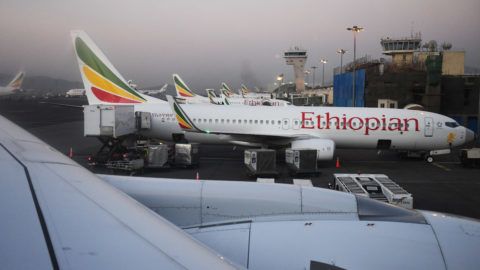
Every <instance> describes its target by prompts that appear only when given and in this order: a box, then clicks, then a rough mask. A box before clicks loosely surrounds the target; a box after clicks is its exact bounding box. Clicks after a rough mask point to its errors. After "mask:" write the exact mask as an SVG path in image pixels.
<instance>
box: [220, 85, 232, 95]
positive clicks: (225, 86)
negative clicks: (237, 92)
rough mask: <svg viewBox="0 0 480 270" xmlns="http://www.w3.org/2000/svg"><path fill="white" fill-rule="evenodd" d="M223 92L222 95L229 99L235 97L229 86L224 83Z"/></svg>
mask: <svg viewBox="0 0 480 270" xmlns="http://www.w3.org/2000/svg"><path fill="white" fill-rule="evenodd" d="M221 91H222V93H223V94H224V95H225V96H227V97H231V96H232V95H233V92H232V90H231V89H230V87H228V85H227V84H226V83H224V82H222V88H221Z"/></svg>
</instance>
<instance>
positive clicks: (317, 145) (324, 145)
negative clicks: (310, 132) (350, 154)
mask: <svg viewBox="0 0 480 270" xmlns="http://www.w3.org/2000/svg"><path fill="white" fill-rule="evenodd" d="M292 149H315V150H317V160H331V159H333V152H334V151H335V143H334V142H333V141H332V140H326V139H304V140H295V141H293V142H292Z"/></svg>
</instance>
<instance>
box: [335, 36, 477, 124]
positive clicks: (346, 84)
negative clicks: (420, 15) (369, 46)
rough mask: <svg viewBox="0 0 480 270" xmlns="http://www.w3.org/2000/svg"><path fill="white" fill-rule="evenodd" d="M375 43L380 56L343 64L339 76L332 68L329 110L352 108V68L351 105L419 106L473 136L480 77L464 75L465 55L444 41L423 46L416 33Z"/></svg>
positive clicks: (430, 42) (431, 42)
mask: <svg viewBox="0 0 480 270" xmlns="http://www.w3.org/2000/svg"><path fill="white" fill-rule="evenodd" d="M380 44H381V46H382V54H384V55H385V58H380V59H373V58H371V57H368V56H365V57H362V58H359V59H357V61H356V62H355V63H353V62H352V63H348V64H347V65H346V66H345V67H344V72H343V73H341V72H340V68H336V69H335V70H334V85H333V96H334V97H333V104H334V106H352V89H353V87H352V86H353V74H352V70H353V66H354V65H355V67H356V83H355V89H356V94H355V97H356V98H355V99H356V100H355V104H356V106H362V107H389V108H405V107H407V106H408V107H416V108H421V109H424V110H427V111H431V112H437V113H441V114H444V115H448V116H450V117H452V118H454V119H455V120H457V121H458V122H459V123H460V124H461V125H464V126H466V127H468V128H470V129H472V130H474V131H476V132H478V112H479V102H480V101H479V91H480V90H479V89H480V76H479V74H468V73H466V72H465V51H461V50H452V45H451V44H448V43H443V44H442V45H440V46H438V44H437V42H435V41H429V42H426V43H423V44H422V39H421V35H420V34H419V33H418V34H414V35H411V36H410V37H408V38H382V39H381V40H380ZM412 104H415V105H416V106H412Z"/></svg>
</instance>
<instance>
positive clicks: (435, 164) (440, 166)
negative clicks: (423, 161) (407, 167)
mask: <svg viewBox="0 0 480 270" xmlns="http://www.w3.org/2000/svg"><path fill="white" fill-rule="evenodd" d="M432 165H433V166H436V167H438V168H440V169H443V170H445V171H447V172H449V171H451V169H450V168H447V167H445V166H443V165H440V164H438V163H436V162H433V163H432Z"/></svg>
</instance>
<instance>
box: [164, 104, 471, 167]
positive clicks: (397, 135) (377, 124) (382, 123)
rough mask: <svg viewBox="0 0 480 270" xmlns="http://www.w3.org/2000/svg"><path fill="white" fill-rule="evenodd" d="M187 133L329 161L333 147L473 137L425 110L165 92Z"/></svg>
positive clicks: (404, 145)
mask: <svg viewBox="0 0 480 270" xmlns="http://www.w3.org/2000/svg"><path fill="white" fill-rule="evenodd" d="M167 99H168V100H169V102H170V104H171V106H172V110H173V111H174V112H175V113H176V114H177V119H178V122H179V124H180V127H181V128H182V129H183V130H185V131H187V132H197V133H206V134H219V135H225V136H231V138H234V140H235V141H238V142H250V143H255V142H256V143H258V144H260V145H264V146H270V145H277V146H288V145H289V146H291V147H292V148H311V149H316V150H317V158H318V159H319V160H323V159H332V158H333V153H334V150H335V148H336V147H339V148H364V149H369V148H370V149H392V150H415V151H430V150H443V149H450V148H451V147H456V146H460V145H462V144H464V143H467V142H470V141H472V140H473V139H474V133H473V131H471V130H469V129H467V128H465V127H462V126H460V125H459V124H458V123H457V122H456V121H455V120H453V119H451V118H449V117H446V116H443V115H440V114H436V113H431V112H424V111H412V110H402V109H378V108H338V107H297V106H288V107H252V108H248V109H246V108H245V107H242V106H234V107H229V108H228V109H225V107H221V106H220V107H218V106H216V107H214V108H212V109H211V110H209V109H207V108H206V107H204V106H188V105H182V106H180V105H179V104H178V103H177V102H175V101H174V100H173V99H172V98H171V97H169V96H167Z"/></svg>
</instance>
